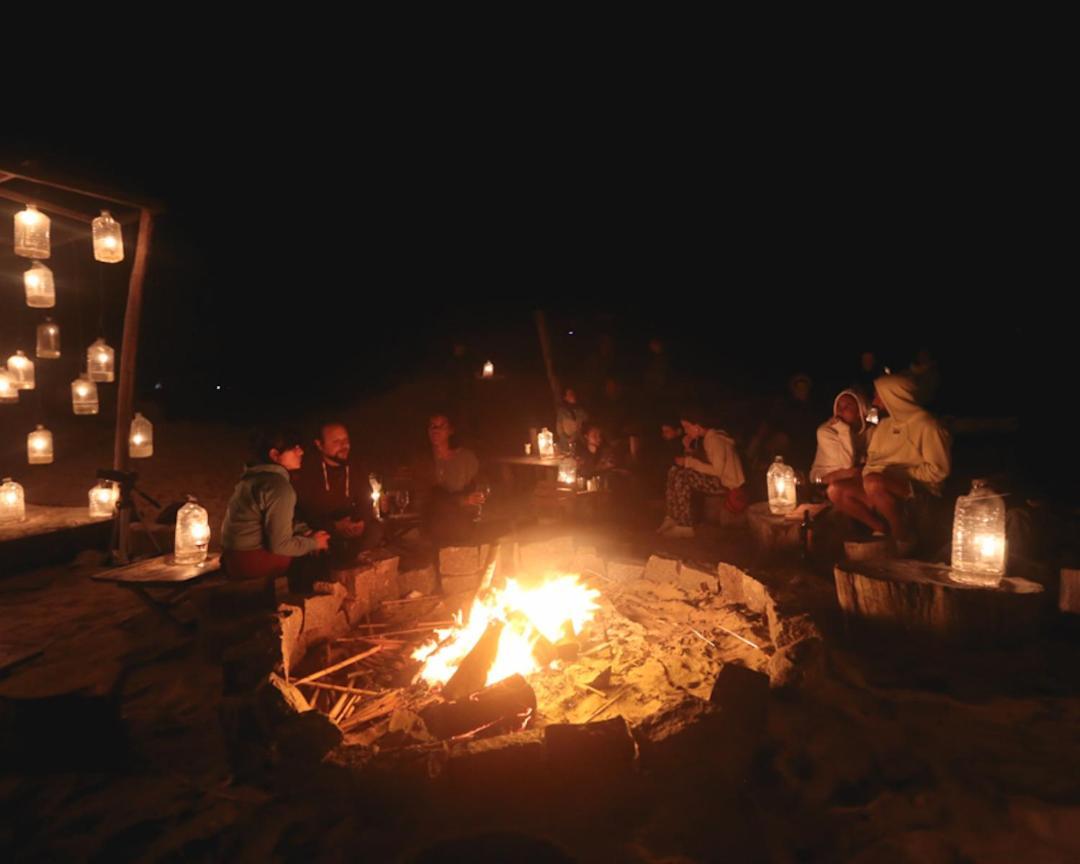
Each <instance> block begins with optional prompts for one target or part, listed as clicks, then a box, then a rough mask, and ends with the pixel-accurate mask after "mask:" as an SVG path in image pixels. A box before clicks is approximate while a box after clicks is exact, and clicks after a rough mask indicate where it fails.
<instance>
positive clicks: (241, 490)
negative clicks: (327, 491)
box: [221, 429, 330, 579]
mask: <svg viewBox="0 0 1080 864" xmlns="http://www.w3.org/2000/svg"><path fill="white" fill-rule="evenodd" d="M253 451H254V453H253V456H254V458H253V459H252V460H251V462H249V463H248V466H247V468H246V469H245V470H244V473H243V476H241V478H240V482H239V483H237V484H236V488H235V489H234V490H233V494H232V497H231V498H230V499H229V504H228V506H227V507H226V509H225V520H224V522H223V523H222V526H221V546H222V555H221V562H222V567H223V569H224V570H225V572H226V573H228V574H229V576H232V577H235V578H239V579H256V578H265V579H274V578H277V577H279V576H284V575H286V572H287V571H288V570H289V566H290V565H291V564H292V563H293V560H294V559H296V558H300V557H302V556H305V555H310V554H311V553H312V552H324V551H326V549H327V548H328V547H329V545H330V535H329V534H328V533H327V532H326V531H316V532H314V533H312V532H311V531H310V530H309V529H308V527H307V526H306V525H303V524H295V523H294V517H295V512H296V492H295V490H294V489H293V487H292V484H291V483H290V482H289V471H296V470H299V468H300V466H301V464H302V462H303V458H304V449H303V447H301V446H300V435H299V434H297V433H296V432H294V431H291V430H285V429H270V430H266V431H263V432H260V433H258V434H257V435H256V436H255V438H254V440H253Z"/></svg>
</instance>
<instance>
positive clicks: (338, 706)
mask: <svg viewBox="0 0 1080 864" xmlns="http://www.w3.org/2000/svg"><path fill="white" fill-rule="evenodd" d="M348 698H349V694H348V693H342V694H341V695H340V696H338V700H337V702H335V703H334V707H333V708H331V709H330V711H329V712H328V713H327V715H326V716H327V717H329V718H330V719H331V720H336V719H337V715H338V713H339V712H340V711H341V709H342V706H344V705H345V700H346V699H348Z"/></svg>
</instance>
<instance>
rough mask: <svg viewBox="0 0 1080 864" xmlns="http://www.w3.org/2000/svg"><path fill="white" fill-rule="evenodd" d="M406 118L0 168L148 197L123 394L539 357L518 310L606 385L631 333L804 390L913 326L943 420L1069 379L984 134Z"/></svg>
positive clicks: (1029, 397) (1058, 324)
mask: <svg viewBox="0 0 1080 864" xmlns="http://www.w3.org/2000/svg"><path fill="white" fill-rule="evenodd" d="M457 131H458V132H460V130H457ZM428 133H429V134H425V135H414V136H405V135H403V134H395V132H393V131H387V132H386V133H385V134H381V135H377V136H375V137H374V138H372V139H370V140H368V139H365V140H362V141H361V140H356V139H351V138H348V137H346V136H342V135H340V134H332V133H331V130H327V133H326V135H325V136H320V135H319V134H315V133H313V134H311V135H300V134H295V133H294V134H293V135H292V136H291V137H286V136H275V135H270V134H256V133H252V134H250V135H248V136H244V135H243V134H240V135H236V134H233V135H230V136H223V137H220V138H217V137H213V138H211V137H206V135H201V134H199V133H198V132H196V131H193V130H191V129H189V128H185V129H183V130H180V129H177V128H172V129H165V130H163V131H161V132H160V133H158V134H157V135H155V136H151V140H149V141H139V142H135V141H130V140H129V141H126V142H125V141H121V142H120V143H117V142H116V141H107V140H106V139H99V138H89V137H87V140H86V141H84V142H81V143H79V144H77V145H72V144H71V142H70V141H68V142H65V146H64V147H63V148H60V147H55V146H50V145H49V144H47V143H44V144H43V143H42V142H31V141H26V140H9V141H8V142H7V145H6V146H5V147H2V148H0V155H2V156H3V162H0V164H5V163H6V164H8V165H12V166H13V167H14V168H15V169H16V170H19V169H20V168H21V170H23V171H25V172H26V173H28V174H33V172H34V170H38V171H40V172H41V173H42V174H48V173H49V172H50V171H60V172H63V173H64V174H66V175H69V176H71V177H84V178H90V179H92V180H93V181H94V182H97V183H100V184H102V185H105V186H110V187H113V188H116V189H117V190H121V191H124V192H128V193H129V194H131V195H135V196H137V195H143V196H147V197H151V198H153V199H155V200H158V201H161V202H162V203H163V204H164V207H165V211H164V212H163V213H162V214H161V215H160V216H159V217H158V219H157V222H156V226H155V235H154V242H153V247H152V251H151V258H150V270H149V274H148V277H147V283H146V305H145V308H144V319H143V326H142V339H141V343H140V352H141V353H140V368H139V382H138V383H139V388H140V391H141V392H143V393H146V392H147V391H148V390H150V389H151V388H153V387H154V385H155V384H157V383H158V382H161V384H162V386H163V388H164V390H165V392H166V393H178V392H184V393H202V392H207V393H211V392H217V391H216V390H215V389H214V388H216V387H217V386H219V385H220V386H222V387H223V388H227V390H228V391H229V392H230V393H231V396H230V402H231V404H233V405H236V404H241V403H243V402H245V401H252V402H256V403H258V402H260V401H263V400H265V399H267V398H270V397H272V396H274V395H277V394H281V393H283V392H287V393H289V394H291V395H292V398H294V399H295V400H296V401H297V402H298V403H303V402H305V401H312V402H315V403H317V402H319V401H320V400H323V401H325V400H326V399H333V398H335V397H336V395H337V394H340V393H341V392H342V391H343V390H347V392H348V394H349V395H350V396H362V395H365V394H368V393H377V392H379V391H380V390H384V389H386V388H388V387H392V386H394V384H395V383H396V382H398V381H400V380H402V379H403V378H406V377H408V376H410V375H413V374H418V373H421V372H424V371H428V370H434V369H437V368H439V367H440V366H441V365H443V364H445V363H446V362H447V358H448V356H449V353H450V346H451V345H452V343H453V342H454V341H455V340H460V341H463V342H465V343H467V344H468V345H469V347H470V350H471V351H473V352H474V353H475V355H476V356H477V357H480V356H481V355H483V357H491V358H492V359H494V360H495V361H496V362H497V363H498V364H499V367H500V369H501V370H507V371H516V372H528V373H537V374H542V370H543V367H542V363H541V358H540V351H539V346H538V342H537V339H536V331H535V328H534V326H533V318H532V311H533V310H534V309H535V308H543V309H544V310H546V312H547V314H548V316H549V319H550V322H551V331H552V334H553V338H554V340H555V346H554V347H555V354H556V363H557V365H558V366H560V371H561V372H564V373H569V374H572V373H573V371H574V367H575V366H576V359H575V358H580V357H584V356H585V355H586V354H587V353H588V352H589V351H590V350H591V348H592V347H593V345H594V344H595V339H596V337H597V336H598V335H599V334H600V333H601V332H608V333H613V334H614V335H615V337H616V341H617V346H618V351H619V368H620V369H621V370H623V371H624V373H625V374H626V376H627V377H628V378H632V377H633V375H634V374H635V372H636V369H637V367H638V365H639V364H640V362H641V360H642V358H643V352H644V346H645V343H646V341H647V339H648V338H649V337H650V336H651V335H654V334H656V335H661V336H663V337H664V339H665V341H666V343H667V345H668V348H669V352H670V354H671V357H672V362H673V365H674V368H675V369H676V371H677V372H680V373H682V374H686V375H689V376H690V377H694V378H711V379H714V380H716V381H719V382H721V383H722V385H723V387H722V389H725V390H727V391H730V392H734V393H766V392H767V393H773V392H775V393H780V392H782V391H783V387H784V382H785V381H786V380H787V378H788V376H789V375H790V374H791V373H793V372H795V371H797V370H806V371H808V372H809V373H810V374H811V375H813V376H814V377H815V379H816V380H817V381H819V382H820V388H819V390H820V392H819V394H818V395H819V396H820V397H822V398H823V399H825V398H826V397H827V396H828V395H829V391H830V390H831V388H833V387H834V386H836V385H838V384H839V385H842V384H844V383H847V379H848V378H849V377H850V374H851V373H852V372H853V370H854V367H855V364H856V363H857V359H858V354H859V352H860V351H862V350H864V349H865V348H867V347H871V348H874V349H876V350H877V352H878V354H879V355H881V358H882V360H883V361H884V362H886V363H888V364H890V365H892V366H893V367H896V368H903V367H905V366H906V365H907V363H908V361H909V360H910V359H911V357H912V355H913V353H914V351H915V350H916V349H918V348H919V347H923V346H925V347H929V348H930V349H931V350H932V351H933V352H934V353H935V355H936V356H937V358H938V360H939V363H940V366H941V369H942V373H943V379H944V384H943V391H942V400H943V406H942V407H943V408H944V409H946V410H949V411H950V412H953V413H958V414H973V415H987V416H1001V415H1007V414H1013V415H1020V416H1022V417H1023V418H1025V421H1026V422H1027V424H1028V426H1029V428H1030V427H1031V426H1032V425H1037V424H1041V423H1045V417H1044V415H1045V412H1046V410H1047V408H1048V407H1049V406H1051V405H1053V404H1054V403H1055V402H1060V401H1061V399H1062V398H1064V397H1065V395H1066V394H1067V393H1068V392H1070V391H1071V387H1069V385H1068V381H1067V379H1066V377H1065V374H1066V373H1067V372H1068V371H1070V370H1071V369H1072V368H1073V366H1074V365H1075V364H1073V363H1072V362H1071V359H1070V354H1071V349H1070V347H1069V346H1070V340H1071V339H1072V330H1073V327H1072V324H1071V323H1070V321H1069V320H1068V319H1067V317H1066V316H1065V315H1064V314H1063V313H1062V310H1063V305H1062V304H1061V303H1060V301H1054V300H1052V299H1051V298H1052V297H1053V295H1054V294H1055V293H1056V288H1057V287H1058V286H1057V284H1056V275H1055V274H1053V273H1050V272H1048V266H1047V265H1046V263H1045V261H1046V259H1045V257H1044V256H1043V255H1042V254H1041V251H1040V246H1041V245H1042V244H1044V243H1049V242H1051V241H1052V237H1050V236H1048V235H1045V234H1040V233H1039V230H1038V229H1037V228H1036V227H1035V222H1036V221H1037V220H1036V219H1035V218H1034V217H1031V218H1026V217H1025V209H1024V208H1025V206H1026V203H1027V202H1025V200H1024V192H1023V189H1022V188H1021V187H1020V185H1019V184H1017V185H1009V184H1006V183H1005V182H1004V181H1002V182H998V183H996V184H992V185H988V184H987V183H986V182H985V177H986V174H985V170H986V169H987V168H988V166H989V165H990V164H991V163H992V162H993V159H994V155H995V154H993V153H989V152H988V153H972V154H968V156H967V157H964V154H963V152H962V151H961V150H949V151H948V152H942V153H931V152H930V151H928V150H926V149H925V148H924V149H923V150H922V151H920V153H919V154H916V155H915V156H913V158H912V159H909V160H907V161H905V162H903V163H894V164H891V165H889V166H887V167H886V166H883V165H880V164H879V165H874V164H872V160H870V159H869V158H868V157H865V156H864V157H858V156H852V155H851V154H850V153H846V154H841V153H832V154H830V157H829V158H828V159H827V160H825V161H818V162H815V160H814V159H812V158H810V154H809V152H808V151H806V152H804V151H798V153H797V155H793V154H795V153H796V151H794V150H785V149H784V148H783V147H781V146H779V145H776V144H773V145H771V146H768V147H762V148H757V149H755V148H754V147H752V146H751V142H744V143H743V152H742V154H741V155H738V154H734V155H728V156H722V155H721V154H712V153H710V152H709V151H708V148H707V147H705V146H704V144H701V143H694V144H692V145H687V146H677V142H673V141H664V140H659V141H652V140H650V141H646V140H644V139H640V138H639V139H633V140H627V141H622V142H615V141H612V140H610V139H608V140H606V141H602V140H599V139H597V140H593V139H585V138H582V139H581V140H576V139H575V140H569V139H566V138H565V137H564V138H557V136H554V137H553V135H552V134H548V135H545V134H541V133H537V134H536V135H534V136H522V135H518V136H517V137H513V136H511V137H510V138H507V137H505V136H504V137H503V138H477V137H473V138H469V137H467V136H464V135H462V134H454V130H441V131H439V130H435V129H431V130H428ZM127 242H128V243H129V244H130V247H131V248H133V247H134V231H131V232H130V234H129V236H128V240H127ZM125 273H126V271H125ZM8 275H10V274H8ZM115 281H117V282H118V283H119V284H116V285H108V286H101V285H99V286H97V287H96V288H93V287H92V288H91V291H90V293H87V294H85V295H84V297H85V303H86V308H85V312H84V313H83V318H84V319H85V320H86V321H87V322H93V321H94V319H96V318H101V319H103V320H104V321H105V329H106V331H107V335H108V336H109V337H110V339H111V340H112V341H113V344H119V340H120V320H121V316H120V311H121V309H122V298H123V294H124V287H125V280H124V279H118V280H115ZM95 291H96V297H95V296H94V292H95ZM9 305H10V304H9ZM13 320H14V318H9V320H8V325H10V324H11V323H12V321H13ZM83 326H84V327H86V328H92V326H93V324H92V323H85V324H84V325H83ZM571 334H573V335H571ZM313 370H314V371H315V373H316V374H315V375H314V376H313V375H312V371H313ZM207 404H210V405H212V404H213V403H212V402H207V403H204V404H203V406H202V407H203V408H204V409H205V407H206V405H207ZM1066 410H1067V409H1066Z"/></svg>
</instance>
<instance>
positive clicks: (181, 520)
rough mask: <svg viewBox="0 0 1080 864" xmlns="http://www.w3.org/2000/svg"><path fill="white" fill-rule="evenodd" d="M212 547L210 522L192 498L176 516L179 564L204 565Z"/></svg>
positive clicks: (176, 557)
mask: <svg viewBox="0 0 1080 864" xmlns="http://www.w3.org/2000/svg"><path fill="white" fill-rule="evenodd" d="M209 545H210V520H209V518H208V517H207V515H206V511H205V510H204V509H203V508H202V507H200V506H199V505H198V503H197V502H196V501H195V499H194V498H193V497H192V496H190V495H189V496H188V502H187V504H185V505H184V506H183V507H181V508H180V511H179V512H178V513H177V514H176V543H175V559H176V563H177V564H202V562H203V561H205V560H206V550H207V547H208V546H209Z"/></svg>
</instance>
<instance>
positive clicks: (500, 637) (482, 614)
mask: <svg viewBox="0 0 1080 864" xmlns="http://www.w3.org/2000/svg"><path fill="white" fill-rule="evenodd" d="M599 596H600V592H599V591H597V590H596V589H595V588H590V587H588V586H587V585H585V584H583V583H582V582H581V581H580V580H579V577H578V576H577V575H576V574H572V573H554V572H549V573H547V574H545V576H544V578H543V579H541V580H540V582H539V584H537V585H532V586H526V585H524V584H522V583H521V582H519V581H518V580H516V579H507V580H506V585H505V587H503V588H497V587H494V586H489V587H486V588H484V589H482V590H481V591H480V592H479V593H478V595H477V597H476V599H475V600H474V601H473V604H472V606H471V608H470V609H469V611H468V615H467V616H463V615H462V614H460V613H459V615H458V616H457V618H456V620H455V622H454V626H453V627H450V628H447V629H445V630H437V631H436V638H435V639H433V640H431V641H429V642H427V643H425V644H424V645H422V646H421V647H420V648H418V649H416V650H415V651H414V652H413V653H412V657H413V659H415V660H419V661H421V662H422V663H423V664H424V665H423V667H422V668H421V669H420V672H419V674H418V676H417V677H418V679H422V680H423V681H426V682H427V683H428V684H429V685H443V689H444V691H445V692H447V693H448V694H450V695H454V694H464V695H468V692H471V690H474V689H479V687H477V686H475V685H477V684H479V686H480V687H483V686H490V685H492V684H497V683H498V682H499V681H502V680H504V679H506V678H509V677H510V676H511V675H531V674H532V673H533V672H536V671H538V670H539V669H542V668H546V667H548V666H550V665H551V664H552V663H553V662H554V661H555V660H556V658H557V657H560V656H562V657H566V656H567V655H576V653H577V649H578V645H577V642H576V641H575V639H576V637H577V636H578V634H580V633H581V632H582V629H583V628H584V626H585V624H586V623H587V622H589V621H591V620H592V619H593V616H594V614H595V612H596V610H597V609H598V608H599V607H598V606H597V604H596V600H597V598H598V597H599Z"/></svg>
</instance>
